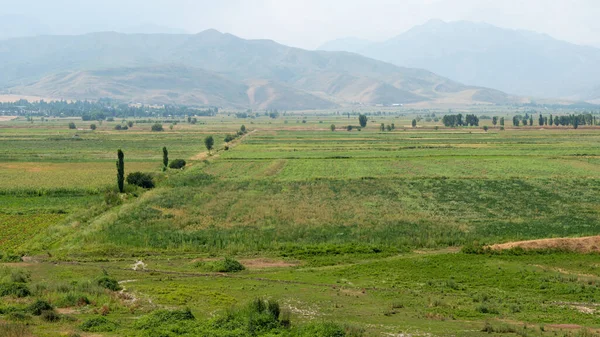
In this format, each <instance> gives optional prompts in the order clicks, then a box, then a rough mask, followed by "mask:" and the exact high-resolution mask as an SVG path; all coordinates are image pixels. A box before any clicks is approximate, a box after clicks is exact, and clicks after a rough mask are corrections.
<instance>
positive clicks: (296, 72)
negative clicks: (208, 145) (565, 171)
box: [0, 30, 519, 110]
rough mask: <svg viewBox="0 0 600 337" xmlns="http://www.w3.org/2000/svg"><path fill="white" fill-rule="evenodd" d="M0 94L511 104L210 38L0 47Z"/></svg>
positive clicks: (253, 102) (259, 103)
mask: <svg viewBox="0 0 600 337" xmlns="http://www.w3.org/2000/svg"><path fill="white" fill-rule="evenodd" d="M0 88H2V89H1V90H2V92H4V93H10V94H22V95H33V96H39V97H48V98H64V99H97V98H101V97H112V98H117V99H121V100H124V101H131V102H143V103H148V104H150V103H180V104H189V105H213V106H224V107H234V108H260V109H267V108H268V109H289V110H291V109H320V108H332V107H337V106H340V105H352V104H370V105H372V104H407V103H419V102H429V103H431V104H436V103H440V104H443V103H448V102H452V103H458V104H490V103H491V104H507V103H514V102H517V101H519V98H516V97H512V96H510V95H507V94H504V93H503V92H500V91H497V90H493V89H486V88H480V87H475V86H469V85H464V84H460V83H458V82H455V81H451V80H448V79H447V78H444V77H441V76H438V75H436V74H434V73H431V72H429V71H427V70H421V69H413V68H404V67H398V66H394V65H392V64H389V63H384V62H381V61H376V60H373V59H369V58H367V57H364V56H360V55H357V54H352V53H347V52H326V51H307V50H302V49H297V48H291V47H287V46H284V45H281V44H278V43H276V42H273V41H270V40H244V39H241V38H238V37H236V36H233V35H230V34H222V33H220V32H218V31H215V30H208V31H204V32H202V33H199V34H195V35H185V34H175V35H166V34H129V35H128V34H119V33H93V34H87V35H80V36H38V37H29V38H17V39H9V40H5V41H0Z"/></svg>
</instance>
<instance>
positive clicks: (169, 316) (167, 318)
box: [134, 309, 196, 330]
mask: <svg viewBox="0 0 600 337" xmlns="http://www.w3.org/2000/svg"><path fill="white" fill-rule="evenodd" d="M194 319H196V317H194V315H193V314H192V312H191V311H190V309H185V310H156V311H154V312H152V313H150V314H148V315H146V316H144V317H142V318H140V319H139V320H138V321H137V322H136V323H135V325H134V326H135V328H136V329H142V330H148V329H152V328H157V327H160V326H163V325H165V324H169V323H177V322H181V321H191V320H194Z"/></svg>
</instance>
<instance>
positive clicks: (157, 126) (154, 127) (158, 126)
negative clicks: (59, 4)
mask: <svg viewBox="0 0 600 337" xmlns="http://www.w3.org/2000/svg"><path fill="white" fill-rule="evenodd" d="M152 131H154V132H161V131H164V128H163V126H162V124H160V123H156V124H154V125H152Z"/></svg>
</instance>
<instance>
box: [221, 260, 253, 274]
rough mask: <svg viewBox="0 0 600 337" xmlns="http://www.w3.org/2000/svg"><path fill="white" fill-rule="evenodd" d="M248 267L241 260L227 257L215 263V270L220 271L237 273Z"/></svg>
mask: <svg viewBox="0 0 600 337" xmlns="http://www.w3.org/2000/svg"><path fill="white" fill-rule="evenodd" d="M245 269H246V267H244V265H242V264H241V263H240V262H239V261H237V260H234V259H232V258H229V257H226V258H225V259H224V260H223V261H219V262H218V263H215V271H217V272H219V273H236V272H239V271H242V270H245Z"/></svg>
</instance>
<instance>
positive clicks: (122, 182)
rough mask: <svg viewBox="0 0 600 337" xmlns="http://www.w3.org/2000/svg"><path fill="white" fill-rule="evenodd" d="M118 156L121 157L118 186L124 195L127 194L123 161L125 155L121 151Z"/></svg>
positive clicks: (118, 165)
mask: <svg viewBox="0 0 600 337" xmlns="http://www.w3.org/2000/svg"><path fill="white" fill-rule="evenodd" d="M117 156H118V157H119V160H118V161H117V184H118V185H119V192H121V193H123V192H125V161H124V160H123V159H124V158H125V155H124V154H123V151H121V149H119V151H118V152H117Z"/></svg>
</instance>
